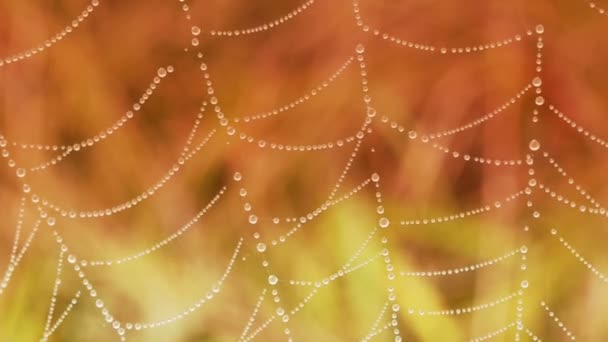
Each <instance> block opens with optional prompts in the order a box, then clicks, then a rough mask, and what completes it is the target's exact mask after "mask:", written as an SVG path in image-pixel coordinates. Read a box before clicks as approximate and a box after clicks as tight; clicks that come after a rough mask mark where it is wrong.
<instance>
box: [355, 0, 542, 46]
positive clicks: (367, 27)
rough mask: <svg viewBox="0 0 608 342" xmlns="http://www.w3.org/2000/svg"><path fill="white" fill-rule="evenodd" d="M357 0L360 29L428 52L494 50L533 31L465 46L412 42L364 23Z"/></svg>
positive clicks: (357, 16) (401, 44)
mask: <svg viewBox="0 0 608 342" xmlns="http://www.w3.org/2000/svg"><path fill="white" fill-rule="evenodd" d="M359 3H360V1H359V0H353V11H354V16H355V20H356V23H357V26H358V27H359V28H360V29H361V31H363V32H365V33H368V34H371V35H372V36H374V37H379V38H381V39H383V40H386V41H389V42H391V43H394V44H396V45H398V46H402V47H406V48H410V49H415V50H419V51H424V52H430V53H439V54H442V55H445V54H463V53H475V52H484V51H487V50H494V49H498V48H503V47H507V46H510V45H512V44H514V43H519V42H521V41H522V40H523V39H524V37H526V36H532V35H533V31H532V30H530V29H527V30H525V33H517V34H514V35H512V36H510V37H507V38H503V39H500V40H496V41H493V42H490V43H482V44H471V45H467V46H460V47H445V46H436V45H433V44H430V43H419V42H412V41H408V40H405V39H402V38H400V37H396V36H393V35H391V34H389V33H386V32H382V31H380V30H379V29H377V28H374V27H371V26H370V25H368V24H367V23H365V21H364V19H363V16H362V15H361V8H360V6H359Z"/></svg>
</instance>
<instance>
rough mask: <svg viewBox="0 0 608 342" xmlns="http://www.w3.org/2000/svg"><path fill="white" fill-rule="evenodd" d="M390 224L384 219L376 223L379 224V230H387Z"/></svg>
mask: <svg viewBox="0 0 608 342" xmlns="http://www.w3.org/2000/svg"><path fill="white" fill-rule="evenodd" d="M390 223H391V222H390V221H389V220H388V219H387V218H386V217H382V218H381V219H380V220H379V221H378V224H380V228H387V227H388V226H389V225H390Z"/></svg>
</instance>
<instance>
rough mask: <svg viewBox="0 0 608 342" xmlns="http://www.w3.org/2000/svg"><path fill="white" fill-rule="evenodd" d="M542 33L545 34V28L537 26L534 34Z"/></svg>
mask: <svg viewBox="0 0 608 342" xmlns="http://www.w3.org/2000/svg"><path fill="white" fill-rule="evenodd" d="M543 32H545V27H544V26H543V25H537V26H536V33H538V34H542V33H543Z"/></svg>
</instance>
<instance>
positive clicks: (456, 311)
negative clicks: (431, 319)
mask: <svg viewBox="0 0 608 342" xmlns="http://www.w3.org/2000/svg"><path fill="white" fill-rule="evenodd" d="M520 295H521V294H520V293H519V292H513V293H511V294H509V295H506V296H503V297H500V298H498V299H496V300H493V301H491V302H488V303H484V304H478V305H475V306H468V307H462V308H456V309H448V310H416V309H413V308H410V309H408V313H409V314H410V315H418V316H425V315H426V316H453V315H464V314H470V313H473V312H477V311H483V310H487V309H491V308H493V307H495V306H498V305H500V304H504V303H506V302H509V301H511V300H513V299H514V298H516V297H518V296H520Z"/></svg>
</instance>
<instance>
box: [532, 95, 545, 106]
mask: <svg viewBox="0 0 608 342" xmlns="http://www.w3.org/2000/svg"><path fill="white" fill-rule="evenodd" d="M534 103H536V105H537V106H542V105H543V104H544V103H545V98H544V97H542V96H537V97H536V100H534Z"/></svg>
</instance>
